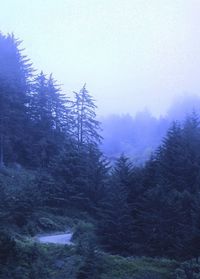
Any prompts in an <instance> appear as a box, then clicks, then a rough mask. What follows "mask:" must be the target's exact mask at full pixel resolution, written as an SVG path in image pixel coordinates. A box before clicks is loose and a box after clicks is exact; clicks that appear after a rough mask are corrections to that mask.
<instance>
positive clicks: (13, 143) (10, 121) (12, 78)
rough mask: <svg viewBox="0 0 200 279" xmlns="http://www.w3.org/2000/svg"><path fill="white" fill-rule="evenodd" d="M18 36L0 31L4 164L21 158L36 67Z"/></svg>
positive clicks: (0, 121) (0, 159) (0, 117)
mask: <svg viewBox="0 0 200 279" xmlns="http://www.w3.org/2000/svg"><path fill="white" fill-rule="evenodd" d="M20 44H21V41H19V40H17V39H15V37H14V35H7V36H4V35H2V34H0V134H1V135H0V141H1V143H0V151H1V155H0V163H1V165H3V164H4V162H15V161H18V162H19V161H20V160H21V157H22V156H23V147H24V146H23V145H24V141H23V140H22V139H23V135H24V134H26V131H25V130H26V127H27V122H28V117H27V110H28V104H29V97H30V89H31V79H32V67H31V63H30V61H29V59H27V57H26V56H25V55H23V53H22V50H21V49H20V48H19V47H20Z"/></svg>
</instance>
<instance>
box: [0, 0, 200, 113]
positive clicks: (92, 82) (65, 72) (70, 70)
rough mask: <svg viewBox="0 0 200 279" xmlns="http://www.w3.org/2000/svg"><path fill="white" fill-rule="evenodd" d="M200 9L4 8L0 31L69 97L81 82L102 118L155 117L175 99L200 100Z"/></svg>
mask: <svg viewBox="0 0 200 279" xmlns="http://www.w3.org/2000/svg"><path fill="white" fill-rule="evenodd" d="M199 8H200V3H199V1H196V0H191V1H185V0H184V1H182V0H175V1H174V0H167V1H157V0H152V1H146V0H139V1H138V0H134V1H132V0H125V1H121V0H109V1H105V0H101V1H96V0H85V1H81V0H75V1H69V0H60V1H53V0H49V1H47V0H44V1H41V0H35V1H26V0H18V1H16V0H14V1H13V0H7V1H3V2H2V4H1V11H0V26H1V29H2V31H3V32H4V33H7V32H9V33H11V32H14V34H15V36H16V37H19V38H20V39H22V40H24V43H23V47H24V48H25V49H26V50H27V51H26V54H27V55H28V57H30V58H31V59H32V60H33V61H34V67H35V69H37V70H39V71H40V70H41V67H42V70H43V71H44V72H45V73H47V74H50V73H51V72H52V71H53V73H54V76H55V78H56V79H57V80H58V81H59V82H60V83H61V84H63V90H64V91H65V94H66V95H69V94H71V92H72V91H74V90H75V91H76V90H79V89H80V88H81V87H82V85H83V84H84V83H85V82H86V83H87V86H88V89H89V91H90V93H91V94H92V95H93V96H94V98H95V99H96V100H97V103H98V113H99V114H100V115H101V116H105V115H109V114H126V113H128V114H130V115H135V114H136V113H137V112H138V111H143V110H144V109H145V108H147V109H148V110H149V111H150V113H151V114H152V115H154V116H159V115H162V114H165V113H166V112H167V111H168V109H169V107H170V106H171V104H172V103H173V100H174V98H175V97H176V96H179V95H181V94H183V93H184V92H190V93H191V94H196V95H199V94H200V81H199V74H200V73H199V64H200V57H199V49H200V39H199V38H200V36H199V32H200V31H199V30H198V28H197V26H199V14H198V11H199ZM22 11H23V13H22Z"/></svg>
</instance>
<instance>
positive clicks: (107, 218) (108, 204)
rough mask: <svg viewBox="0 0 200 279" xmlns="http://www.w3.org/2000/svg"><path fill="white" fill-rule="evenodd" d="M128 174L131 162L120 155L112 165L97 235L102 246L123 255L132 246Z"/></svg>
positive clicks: (128, 251)
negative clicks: (113, 165) (112, 168)
mask: <svg viewBox="0 0 200 279" xmlns="http://www.w3.org/2000/svg"><path fill="white" fill-rule="evenodd" d="M130 174H131V164H130V162H129V161H128V159H127V158H126V157H125V156H123V155H122V156H121V157H120V158H119V159H118V160H117V162H116V165H115V167H114V170H113V173H112V178H111V181H110V188H109V190H108V193H107V198H106V200H105V202H104V205H103V209H102V220H101V221H100V224H99V236H100V238H101V240H102V244H103V246H104V247H105V248H106V249H107V250H110V251H112V252H115V253H121V254H124V255H128V254H129V253H130V252H131V250H132V246H133V243H132V229H133V220H132V216H131V208H130V204H129V202H128V193H129V183H130Z"/></svg>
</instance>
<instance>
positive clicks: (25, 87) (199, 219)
mask: <svg viewBox="0 0 200 279" xmlns="http://www.w3.org/2000/svg"><path fill="white" fill-rule="evenodd" d="M20 44H21V42H20V41H19V40H17V39H16V38H15V37H14V35H3V34H0V193H1V194H0V224H1V225H0V226H1V238H0V260H1V262H0V266H1V267H2V271H0V274H2V275H1V276H2V277H1V278H39V277H37V276H39V275H35V277H34V276H33V277H26V274H27V273H26V272H30V271H29V270H28V268H27V270H28V271H27V270H26V272H24V270H25V269H26V267H23V268H24V269H23V272H22V273H23V276H24V277H23V276H22V274H20V276H21V277H15V276H17V275H13V274H17V270H18V271H19V269H17V266H16V264H15V263H14V262H15V261H16V262H17V260H16V259H18V258H20V256H21V255H22V254H20V253H22V252H20V251H21V250H19V247H18V246H17V245H19V244H17V242H16V237H15V236H13V235H12V232H13V230H14V231H15V232H17V233H19V234H25V235H35V234H36V233H38V232H40V231H42V229H44V228H46V229H47V230H48V229H49V228H50V229H51V228H52V227H51V225H49V223H48V225H47V224H46V223H45V222H47V221H45V220H46V219H45V218H41V216H42V214H44V212H45V214H47V213H48V214H50V213H51V214H57V215H59V216H66V215H67V216H68V214H69V212H76V216H77V214H78V215H79V216H87V217H85V218H86V219H87V220H90V222H91V223H92V226H91V229H90V227H89V229H88V228H87V229H88V230H89V232H88V238H89V241H88V238H87V241H88V242H87V241H86V243H87V245H86V246H87V247H86V248H85V250H84V251H85V252H84V253H85V254H84V264H82V266H81V267H80V269H79V270H78V271H77V272H78V273H77V274H78V275H77V277H76V278H101V277H100V273H99V275H98V276H99V277H98V276H97V274H96V272H97V269H98V268H97V266H96V265H95V261H97V262H98V260H97V258H98V257H97V254H96V252H95V251H97V249H100V250H103V251H106V252H109V253H112V254H118V255H123V256H151V257H166V258H169V259H176V260H179V261H182V260H188V259H192V258H196V260H197V261H198V257H199V253H200V252H199V251H200V148H199V147H200V120H199V115H198V113H195V112H193V113H192V114H190V115H188V116H187V117H186V118H185V120H184V121H182V122H178V121H177V122H172V123H171V124H169V129H168V130H167V133H166V134H165V136H164V137H163V139H162V142H161V144H160V146H159V147H158V148H156V150H155V151H154V152H153V153H152V154H151V157H150V159H149V160H147V161H146V162H145V163H144V164H143V165H136V164H134V162H133V161H132V160H131V159H130V158H128V157H126V155H124V154H121V155H120V156H119V157H118V158H117V160H116V161H115V164H114V166H113V167H111V165H110V164H109V161H108V160H107V159H106V158H105V157H104V155H103V154H102V152H101V151H100V146H99V144H100V142H101V141H102V137H101V126H100V122H99V121H98V120H97V117H96V104H95V101H94V99H93V97H92V96H91V95H90V93H89V91H88V89H87V87H86V85H83V87H82V88H81V89H80V91H79V92H75V93H74V98H73V99H69V98H68V97H67V96H66V94H64V92H62V90H61V88H60V86H59V83H58V82H57V81H56V80H55V79H54V77H53V75H52V74H51V75H46V74H45V73H44V72H42V71H41V72H40V73H39V74H37V72H36V71H35V70H34V69H33V66H32V63H31V61H30V60H29V59H28V58H27V57H26V56H25V55H24V51H23V50H21V47H20ZM144 117H146V116H145V115H144ZM141 119H142V117H141V116H138V117H136V118H135V121H139V120H141ZM145 119H146V118H145ZM111 121H112V124H113V125H116V126H117V125H118V122H117V121H118V119H111ZM148 121H149V122H151V123H152V122H154V121H155V119H154V118H150V117H149V118H148ZM163 121H164V122H165V120H163ZM149 122H148V123H146V126H145V127H144V126H142V125H141V126H137V135H136V136H137V137H138V138H139V140H137V142H139V141H140V142H145V140H146V136H145V134H148V127H149V126H151V123H149ZM126 123H127V124H126V125H127V127H129V124H130V126H131V125H132V120H131V119H130V118H129V117H127V118H126ZM139 124H140V122H139ZM159 125H160V126H159V127H158V129H160V130H159V131H160V135H164V131H163V130H162V127H163V122H162V121H161V122H160V123H159ZM167 125H168V124H167ZM109 127H110V126H109ZM165 127H166V126H165ZM124 128H125V127H124ZM141 129H142V131H141ZM125 130H126V131H125V132H123V131H122V136H124V137H125V138H126V137H129V135H127V134H126V133H129V132H130V131H131V128H130V129H129V128H128V129H125ZM144 130H145V131H144ZM110 134H112V131H110ZM111 136H113V134H112V135H111ZM114 136H115V135H114ZM133 144H134V143H133ZM144 144H145V143H144ZM113 148H114V147H113ZM136 148H137V146H136ZM77 212H78V213H77ZM74 214H75V213H74ZM41 219H42V220H41ZM44 219H45V220H44ZM94 239H95V240H94ZM84 243H85V242H84ZM94 243H95V244H94ZM6 247H7V248H6ZM16 247H18V249H16ZM84 247H85V246H84ZM97 247H98V248H97ZM81 249H83V247H82V246H79V250H78V251H79V252H80V251H82V250H81ZM35 251H36V250H35ZM33 252H34V251H32V252H30V255H32V254H31V253H33ZM35 253H36V252H35ZM38 253H39V252H38ZM81 253H82V252H81ZM32 256H33V255H32ZM30 257H31V256H30ZM34 257H36V258H37V255H35V254H34ZM6 265H9V267H12V268H11V269H12V270H14V271H13V272H14V273H12V274H11V275H9V274H8V273H6V272H7V270H6ZM34 268H35V271H34V272H35V274H36V273H37V268H39V267H37V266H36V267H34ZM38 270H39V269H38ZM31 272H33V270H32V271H31ZM6 274H7V275H6ZM6 276H7V277H6ZM9 276H10V277H9ZM27 276H29V275H27ZM45 276H47V275H44V276H43V278H50V277H45ZM48 276H49V275H48ZM51 278H52V277H51Z"/></svg>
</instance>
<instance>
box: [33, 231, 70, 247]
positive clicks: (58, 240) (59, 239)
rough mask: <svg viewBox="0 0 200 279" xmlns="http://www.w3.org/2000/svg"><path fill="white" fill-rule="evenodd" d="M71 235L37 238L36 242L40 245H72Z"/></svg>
mask: <svg viewBox="0 0 200 279" xmlns="http://www.w3.org/2000/svg"><path fill="white" fill-rule="evenodd" d="M71 238H72V233H64V234H54V235H47V236H38V237H37V240H38V241H39V242H41V243H54V244H62V245H65V244H68V245H70V244H72V242H71Z"/></svg>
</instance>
